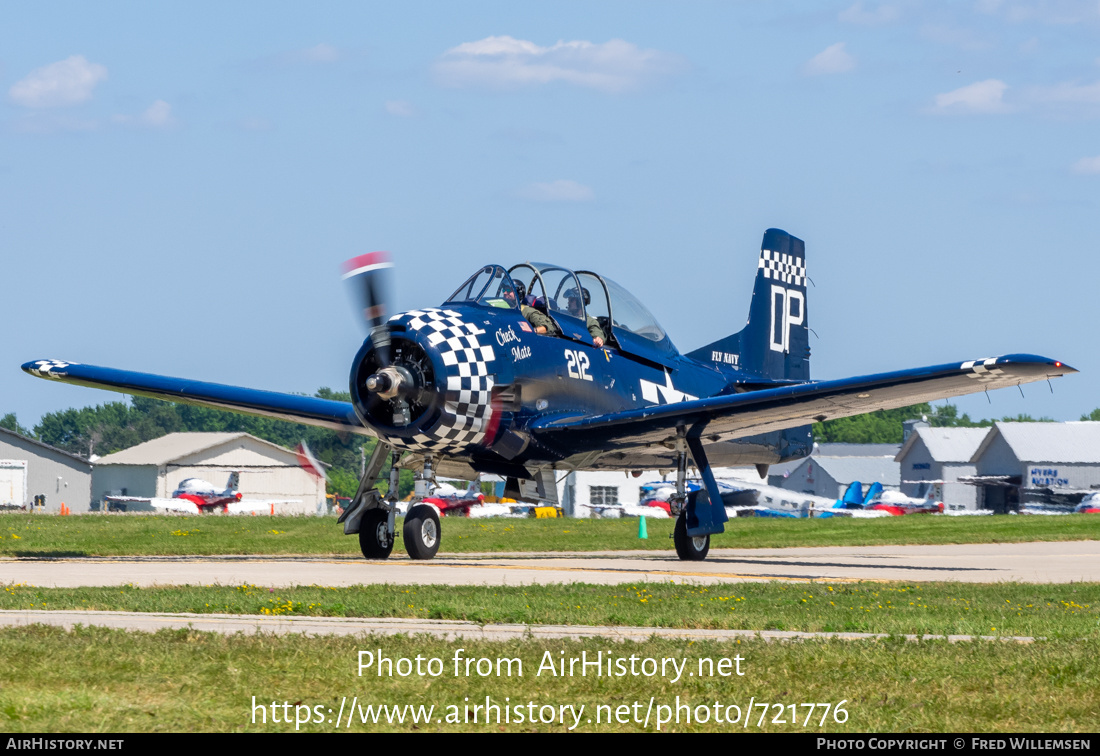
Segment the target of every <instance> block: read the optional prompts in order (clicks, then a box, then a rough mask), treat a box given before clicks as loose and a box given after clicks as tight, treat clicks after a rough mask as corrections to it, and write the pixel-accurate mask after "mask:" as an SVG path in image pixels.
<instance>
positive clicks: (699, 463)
mask: <svg viewBox="0 0 1100 756" xmlns="http://www.w3.org/2000/svg"><path fill="white" fill-rule="evenodd" d="M675 450H676V493H675V494H674V495H673V496H672V499H670V501H669V505H670V507H669V508H670V510H671V514H672V516H673V517H675V518H676V527H675V528H673V530H672V543H673V545H674V546H675V547H676V556H678V557H680V559H682V560H684V561H686V562H701V561H703V560H704V559H706V558H707V553H708V552H709V551H710V536H711V534H712V533H721V532H722V531H723V530H725V527H724V526H723V523H724V522H725V521H726V520H727V519H728V518H727V516H726V509H725V507H724V506H723V504H722V494H721V492H720V491H719V490H718V483H717V482H716V481H715V480H714V473H713V472H711V469H710V463H709V462H708V461H707V455H706V452H704V451H703V445H702V443H701V442H700V441H699V437H698V435H694V434H689V433H688V432H687V429H686V428H683V427H681V428H680V429H679V432H678V433H677V439H676V446H675ZM689 453H690V454H691V458H692V459H693V460H694V462H695V467H697V468H698V469H699V475H700V476H701V477H702V479H703V488H702V489H701V490H699V491H695V492H693V493H692V494H691V496H688V494H687V466H688V454H689Z"/></svg>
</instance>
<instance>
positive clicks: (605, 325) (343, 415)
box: [23, 228, 1076, 560]
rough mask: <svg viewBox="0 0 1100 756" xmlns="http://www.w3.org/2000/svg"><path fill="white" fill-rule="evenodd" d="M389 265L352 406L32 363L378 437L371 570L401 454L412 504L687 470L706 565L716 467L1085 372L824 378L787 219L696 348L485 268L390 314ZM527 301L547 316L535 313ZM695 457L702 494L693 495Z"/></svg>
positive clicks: (381, 550)
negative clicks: (741, 295)
mask: <svg viewBox="0 0 1100 756" xmlns="http://www.w3.org/2000/svg"><path fill="white" fill-rule="evenodd" d="M677 264H678V265H680V266H681V267H679V268H678V271H681V275H682V276H683V277H684V278H685V279H690V277H691V276H692V275H699V271H698V270H693V269H692V268H691V265H690V262H689V261H686V260H685V261H682V262H681V261H677ZM390 267H391V263H390V261H389V259H388V256H387V255H386V254H385V253H378V252H375V253H369V254H365V255H361V256H360V257H357V258H355V259H354V260H352V261H349V263H348V264H347V265H346V266H345V273H344V278H345V279H346V280H348V281H350V282H353V284H354V285H355V286H356V291H357V292H358V294H359V296H360V299H361V302H360V304H361V307H360V310H359V311H360V313H361V316H362V317H363V319H364V321H365V325H366V326H367V328H368V334H369V335H368V338H367V339H366V340H365V341H364V343H363V345H362V347H361V348H360V350H359V352H358V354H357V355H356V356H355V359H354V361H353V363H352V366H351V385H350V393H351V402H338V401H331V400H327V399H319V398H314V397H308V396H299V395H294V394H281V393H275V392H271V391H259V390H255V389H249V388H243V387H238V386H225V385H221V384H215V383H203V382H198V381H189V380H184V379H180V378H170V377H165V376H158V375H151V374H147V373H137V372H131V371H128V370H118V369H114V368H104V367H97V366H94V365H81V364H77V363H73V362H67V361H62V360H45V359H43V360H33V361H31V362H27V363H25V364H24V365H23V370H25V371H26V372H28V373H30V374H31V375H34V376H37V377H39V378H45V379H47V380H53V381H65V382H69V383H75V384H79V385H83V386H94V387H98V388H104V389H108V390H111V391H120V392H122V393H130V394H140V395H143V396H151V397H153V398H157V399H165V400H168V401H173V402H187V403H191V404H199V405H203V406H209V407H215V408H218V409H224V410H230V411H233V412H242V413H246V414H252V415H261V416H265V417H273V418H276V419H280V420H289V421H293V422H299V423H303V424H306V425H315V426H320V427H324V428H330V429H333V430H337V431H340V432H344V433H348V432H350V433H360V434H364V435H370V436H374V437H376V438H377V439H378V440H379V443H378V444H377V446H376V447H375V453H374V455H373V456H372V458H371V459H370V461H369V462H368V464H367V467H366V474H365V475H364V476H363V478H362V480H361V481H360V487H359V491H358V492H357V494H356V497H355V499H354V500H353V502H352V505H351V506H350V507H349V508H348V509H347V510H345V512H344V514H343V515H341V521H342V522H343V523H344V532H345V533H347V534H358V535H359V546H360V548H361V550H362V552H363V555H364V556H366V557H368V558H371V559H384V558H386V557H388V556H389V555H390V553H391V551H392V550H393V546H394V539H395V538H396V535H397V532H396V520H395V516H396V506H397V502H396V500H395V498H387V497H383V496H382V495H381V494H380V493H379V492H378V491H377V489H376V488H375V484H376V483H377V482H378V481H379V479H380V478H381V476H382V474H383V471H384V469H385V467H386V461H387V459H391V464H390V467H391V473H390V475H391V478H390V480H391V485H390V491H391V492H396V490H397V478H396V476H397V474H398V472H399V468H405V469H409V470H412V471H413V473H414V475H415V479H416V483H415V494H416V497H417V499H423V498H424V497H426V496H427V495H428V486H429V485H430V482H431V481H432V479H433V478H434V477H435V474H436V473H437V472H438V473H439V474H441V475H446V476H447V477H455V478H462V479H470V478H473V477H474V476H475V475H476V474H477V473H481V472H484V473H491V474H496V475H500V476H502V477H504V478H506V479H507V480H508V482H509V485H508V486H506V495H509V496H510V497H511V498H520V497H519V494H520V493H526V494H528V495H529V496H530V497H531V498H532V499H533V500H542V501H551V502H554V503H556V496H557V494H556V489H555V486H554V480H555V473H556V472H557V471H566V470H627V471H632V470H653V469H668V470H676V471H677V474H676V479H677V484H676V495H675V500H674V506H673V507H672V511H673V513H674V516H675V517H676V518H677V520H676V526H675V528H674V531H673V544H674V545H675V547H676V553H677V555H678V556H679V557H680V558H681V559H690V560H701V559H704V558H706V555H707V552H708V550H709V549H710V536H711V534H713V533H721V532H723V530H725V525H724V523H725V522H726V520H727V519H728V517H727V514H726V510H725V507H724V506H722V505H721V499H722V496H721V491H720V490H719V488H718V485H717V483H716V481H715V478H714V475H713V471H712V466H718V467H723V466H735V465H746V464H751V465H757V466H758V469H760V470H761V471H762V472H761V477H763V475H764V473H765V472H766V469H767V466H768V465H772V464H779V463H781V462H785V461H788V460H792V459H798V458H800V457H804V456H806V455H807V454H809V453H810V451H811V448H812V445H813V439H812V435H811V425H812V423H814V422H821V421H824V420H827V419H832V418H839V417H850V416H852V415H860V414H863V413H865V412H872V411H874V410H881V409H894V408H898V407H904V406H907V405H911V404H915V403H917V402H928V401H932V400H934V399H944V398H948V397H955V396H961V395H963V394H970V393H976V392H982V391H988V390H992V389H996V388H1005V387H1013V388H1014V387H1016V386H1018V385H1019V384H1022V383H1028V382H1031V381H1045V380H1048V379H1050V378H1055V377H1058V376H1062V375H1065V374H1067V373H1073V372H1076V371H1075V370H1074V369H1073V368H1071V367H1069V366H1067V365H1065V364H1063V363H1062V362H1060V361H1057V360H1053V359H1050V358H1047V357H1039V356H1036V355H1030V354H1011V355H1006V356H1001V357H989V358H985V359H970V360H966V361H963V362H949V363H943V364H939V365H932V366H928V367H920V368H911V369H906V370H896V371H892V372H888V373H878V374H874V375H862V376H855V377H850V378H841V379H837V380H828V381H815V380H811V379H810V359H809V358H810V344H809V333H810V331H809V319H808V316H807V290H806V286H807V281H808V280H809V279H808V277H807V273H806V270H807V268H806V250H805V244H804V243H803V241H802V240H801V239H798V238H796V237H794V236H791V235H790V234H788V233H787V232H785V231H781V230H779V229H774V228H773V229H769V230H767V231H766V232H765V233H764V240H763V243H762V244H761V250H760V255H759V257H758V259H757V267H756V280H755V284H754V288H753V294H752V300H751V303H750V305H749V317H748V322H747V323H746V324H745V325H744V327H743V328H741V329H740V330H739V331H736V332H734V333H731V334H730V335H729V336H726V337H724V338H721V339H719V340H718V341H715V342H713V343H710V344H707V345H705V346H702V347H700V348H698V349H695V350H693V351H691V352H688V353H686V354H681V353H680V351H679V350H678V349H677V348H676V346H675V345H674V344H673V342H672V339H671V338H670V337H669V336H668V334H667V333H666V332H665V330H664V329H663V328H662V327H661V325H660V324H659V323H658V322H657V319H656V318H655V317H654V316H653V314H652V313H651V312H650V311H649V309H648V308H647V307H646V306H645V305H644V304H642V302H641V301H639V300H638V299H637V298H636V297H634V296H633V295H632V294H630V293H629V292H628V291H627V290H626V289H624V288H623V287H622V286H620V285H619V284H617V283H616V282H615V281H613V280H612V279H610V278H608V277H606V276H603V275H600V274H598V273H595V272H592V271H573V270H570V269H568V268H565V267H563V266H560V265H553V264H546V263H537V262H521V263H518V264H516V265H512V266H511V267H508V268H505V267H503V266H501V265H485V266H483V267H481V268H480V269H478V271H477V272H475V273H474V274H473V275H472V276H470V278H469V279H467V280H466V281H465V282H464V283H462V284H461V285H460V286H459V287H458V289H457V290H456V291H455V292H454V294H452V295H451V296H450V297H449V298H448V299H447V301H446V302H444V303H443V304H442V305H441V306H439V307H425V308H423V309H418V310H411V311H409V312H404V313H399V314H397V315H394V316H392V317H386V314H387V313H386V303H387V299H388V297H387V295H386V293H385V292H386V287H385V286H384V285H383V280H382V278H381V277H382V276H384V275H387V269H388V268H390ZM687 294H688V292H687V291H686V290H685V291H684V295H685V297H686V296H687ZM528 295H530V296H533V297H535V299H534V301H535V302H536V303H539V302H541V303H542V306H543V307H545V311H539V310H538V308H537V307H534V308H533V307H531V306H524V305H522V303H523V302H524V301H526V300H525V299H524V297H526V296H528ZM685 306H694V305H693V303H690V302H686V303H685ZM699 317H708V318H712V317H713V314H708V313H704V312H703V311H702V310H700V312H699ZM536 320H537V321H539V322H538V323H536V322H535V321H536ZM742 322H743V321H742ZM689 464H690V466H692V467H694V468H696V469H697V470H698V471H699V474H700V476H701V477H702V479H703V483H704V489H705V490H704V491H703V492H701V493H700V494H697V495H695V496H693V497H692V498H691V499H690V500H689V499H688V496H687V492H686V489H685V485H684V482H685V479H686V473H687V469H688V467H689ZM524 481H526V483H525V482H524ZM511 492H516V493H515V495H512V494H511ZM402 537H403V540H404V543H405V549H406V551H408V553H409V555H410V556H411V557H413V558H414V559H430V558H431V557H433V556H434V555H435V553H436V551H437V550H438V549H439V544H440V527H439V516H438V514H437V513H436V512H435V510H434V509H433V508H432V507H430V506H427V505H424V504H420V505H417V506H412V507H411V508H410V509H409V510H408V513H407V515H406V516H405V523H404V526H403V530H402Z"/></svg>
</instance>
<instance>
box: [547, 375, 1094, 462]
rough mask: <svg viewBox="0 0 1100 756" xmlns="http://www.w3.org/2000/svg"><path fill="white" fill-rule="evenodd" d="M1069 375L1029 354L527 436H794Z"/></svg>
mask: <svg viewBox="0 0 1100 756" xmlns="http://www.w3.org/2000/svg"><path fill="white" fill-rule="evenodd" d="M1076 372H1077V371H1076V370H1074V369H1073V368H1071V367H1069V366H1067V365H1064V364H1063V363H1061V362H1058V361H1056V360H1051V359H1048V358H1046V357H1038V356H1036V355H1031V354H1012V355H1007V356H1004V357H991V358H989V359H985V360H969V361H967V362H961V363H959V362H952V363H948V364H946V365H934V366H932V367H924V368H914V369H911V370H899V371H896V372H892V373H879V374H877V375H865V376H859V377H856V378H843V379H840V380H835V381H815V382H810V383H803V384H798V385H793V386H782V387H779V388H770V389H761V390H759V391H748V392H745V393H739V394H729V395H725V396H715V397H709V398H706V399H693V400H691V401H685V402H677V403H675V404H665V405H655V406H652V407H645V408H643V409H636V410H626V411H623V412H615V413H610V414H605V415H595V416H590V417H564V418H563V417H561V416H560V415H559V416H557V417H546V418H543V419H541V420H537V421H535V422H534V423H533V424H532V425H531V426H530V427H529V429H530V430H531V431H532V432H533V433H535V434H536V435H537V436H538V437H539V438H540V439H544V440H546V441H547V442H549V443H554V442H560V443H561V444H563V445H568V447H570V448H572V449H577V450H585V451H589V450H598V449H614V450H616V451H622V450H629V449H635V448H643V447H645V446H648V445H650V444H660V443H663V442H666V441H668V440H669V439H672V438H674V437H675V436H676V429H677V428H678V427H681V426H683V427H684V428H686V430H687V432H688V434H689V435H693V436H696V437H699V438H700V439H701V440H702V441H703V442H704V443H706V442H715V441H730V440H733V439H737V438H742V437H744V436H752V435H756V434H758V433H768V432H771V431H778V430H783V429H786V428H795V427H798V426H800V425H806V424H808V423H813V422H816V421H820V420H832V419H834V418H838V417H849V416H851V415H861V414H863V413H865V412H873V411H875V410H885V409H897V408H898V407H905V406H908V405H910V404H918V403H921V402H930V401H933V400H935V399H946V398H950V397H954V396H962V395H964V394H973V393H977V392H980V391H987V390H991V389H997V388H1005V387H1008V386H1016V385H1018V384H1023V383H1031V382H1032V381H1043V380H1047V379H1048V378H1054V377H1058V376H1062V375H1065V374H1067V373H1076Z"/></svg>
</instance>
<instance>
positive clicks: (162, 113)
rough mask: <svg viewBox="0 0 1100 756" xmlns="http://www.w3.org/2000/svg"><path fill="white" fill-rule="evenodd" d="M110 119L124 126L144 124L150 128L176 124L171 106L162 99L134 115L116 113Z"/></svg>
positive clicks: (163, 127)
mask: <svg viewBox="0 0 1100 756" xmlns="http://www.w3.org/2000/svg"><path fill="white" fill-rule="evenodd" d="M111 120H112V121H114V122H115V123H120V124H123V125H126V126H144V127H146V128H150V129H165V128H168V127H170V126H175V125H176V119H175V117H174V116H173V115H172V106H171V105H169V104H168V103H167V102H165V101H164V100H157V101H156V102H154V103H153V104H152V105H150V106H149V107H148V108H146V109H145V110H144V111H143V112H141V113H139V114H138V115H136V116H132V115H116V116H113V117H112V118H111Z"/></svg>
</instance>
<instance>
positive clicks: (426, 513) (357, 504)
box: [338, 442, 442, 559]
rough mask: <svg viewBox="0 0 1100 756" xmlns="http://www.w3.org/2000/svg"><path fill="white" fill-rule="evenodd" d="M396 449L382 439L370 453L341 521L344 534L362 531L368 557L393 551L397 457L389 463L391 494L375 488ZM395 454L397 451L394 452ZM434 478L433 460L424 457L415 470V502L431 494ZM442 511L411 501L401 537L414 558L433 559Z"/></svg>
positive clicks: (362, 545) (384, 556)
mask: <svg viewBox="0 0 1100 756" xmlns="http://www.w3.org/2000/svg"><path fill="white" fill-rule="evenodd" d="M392 451H393V449H392V448H391V447H390V446H388V445H387V444H384V443H382V442H379V443H378V445H377V446H376V447H375V449H374V452H373V453H372V454H371V458H370V462H368V464H367V467H366V470H365V473H364V475H363V479H362V480H361V481H360V482H359V490H358V491H356V493H355V498H353V499H352V500H351V504H349V505H348V508H347V510H345V511H344V513H343V514H342V515H340V519H339V520H338V522H341V523H343V524H344V534H345V535H354V534H358V535H359V549H360V551H362V552H363V556H364V557H366V558H367V559H387V558H389V556H390V554H391V553H392V552H393V546H394V542H395V541H396V539H397V522H396V520H397V485H398V474H399V472H400V468H399V467H398V465H397V460H396V459H394V462H393V464H392V465H391V466H390V494H389V496H387V497H386V498H385V499H383V498H382V496H381V494H380V493H379V492H378V491H377V490H376V489H375V488H374V484H375V483H377V482H378V479H379V478H380V477H381V472H382V467H383V465H384V463H385V459H386V456H387V455H388V454H389V453H390V452H392ZM395 454H396V453H395ZM431 479H432V460H431V458H430V457H426V458H425V459H424V464H423V467H422V469H421V470H420V471H418V472H417V473H416V488H415V492H414V496H413V501H414V502H422V500H423V498H424V497H425V496H427V494H428V483H429V481H430V480H431ZM441 533H442V531H441V529H440V526H439V513H438V512H436V510H435V507H433V506H431V505H430V504H424V503H411V504H410V506H409V510H408V512H407V514H406V515H405V525H404V527H403V528H402V530H401V537H402V539H403V540H404V541H405V551H406V552H408V554H409V557H411V558H412V559H431V558H432V557H434V556H435V555H436V552H438V551H439V543H440V536H441Z"/></svg>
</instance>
